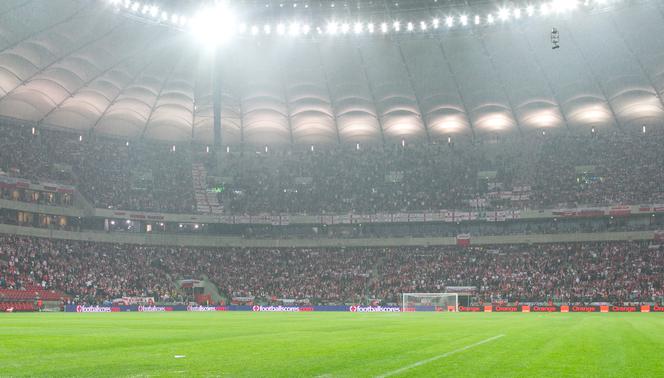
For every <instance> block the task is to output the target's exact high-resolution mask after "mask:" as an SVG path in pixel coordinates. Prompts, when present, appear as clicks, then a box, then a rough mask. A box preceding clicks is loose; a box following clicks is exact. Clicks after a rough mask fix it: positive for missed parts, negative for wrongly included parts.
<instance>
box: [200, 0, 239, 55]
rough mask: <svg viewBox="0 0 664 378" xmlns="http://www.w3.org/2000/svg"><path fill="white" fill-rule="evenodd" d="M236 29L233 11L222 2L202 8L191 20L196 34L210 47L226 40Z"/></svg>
mask: <svg viewBox="0 0 664 378" xmlns="http://www.w3.org/2000/svg"><path fill="white" fill-rule="evenodd" d="M236 30H237V28H236V27H235V17H234V15H233V12H232V11H231V10H230V9H229V8H227V7H225V6H223V5H222V4H218V5H216V6H214V7H212V8H203V9H201V10H200V11H199V12H198V13H197V14H196V16H195V17H194V18H193V19H192V21H191V31H192V33H193V34H194V36H196V38H197V39H198V40H199V41H201V42H202V43H203V44H204V45H206V46H210V47H216V46H218V45H219V44H221V43H223V42H226V41H227V40H228V39H229V38H230V37H232V36H233V34H235V31H236Z"/></svg>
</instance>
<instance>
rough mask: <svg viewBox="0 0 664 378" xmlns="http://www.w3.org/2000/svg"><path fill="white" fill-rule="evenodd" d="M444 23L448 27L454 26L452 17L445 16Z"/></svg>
mask: <svg viewBox="0 0 664 378" xmlns="http://www.w3.org/2000/svg"><path fill="white" fill-rule="evenodd" d="M445 25H447V27H448V28H451V27H452V26H454V17H452V16H447V18H446V19H445Z"/></svg>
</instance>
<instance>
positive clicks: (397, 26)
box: [392, 21, 401, 31]
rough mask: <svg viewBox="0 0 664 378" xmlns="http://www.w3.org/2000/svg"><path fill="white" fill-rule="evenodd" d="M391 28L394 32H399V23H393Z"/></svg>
mask: <svg viewBox="0 0 664 378" xmlns="http://www.w3.org/2000/svg"><path fill="white" fill-rule="evenodd" d="M392 27H393V28H394V30H395V31H400V30H401V23H400V22H399V21H394V24H392Z"/></svg>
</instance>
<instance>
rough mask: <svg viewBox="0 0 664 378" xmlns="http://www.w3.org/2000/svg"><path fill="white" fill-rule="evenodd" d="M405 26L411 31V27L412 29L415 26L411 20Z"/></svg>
mask: <svg viewBox="0 0 664 378" xmlns="http://www.w3.org/2000/svg"><path fill="white" fill-rule="evenodd" d="M407 28H408V31H413V29H414V28H415V27H414V26H413V23H412V22H409V23H408V25H407Z"/></svg>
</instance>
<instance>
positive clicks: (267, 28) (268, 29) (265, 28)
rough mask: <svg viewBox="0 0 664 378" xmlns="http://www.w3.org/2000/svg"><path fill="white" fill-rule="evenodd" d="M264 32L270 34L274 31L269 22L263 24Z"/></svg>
mask: <svg viewBox="0 0 664 378" xmlns="http://www.w3.org/2000/svg"><path fill="white" fill-rule="evenodd" d="M263 32H264V33H265V34H267V35H270V33H272V27H271V26H270V25H269V24H265V26H263Z"/></svg>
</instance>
